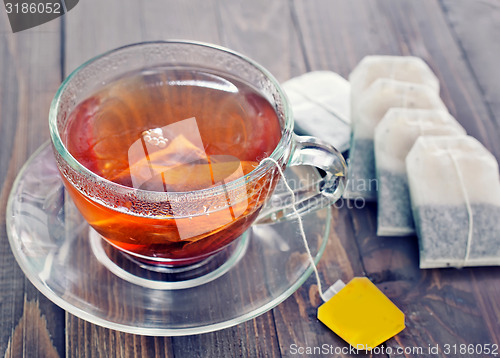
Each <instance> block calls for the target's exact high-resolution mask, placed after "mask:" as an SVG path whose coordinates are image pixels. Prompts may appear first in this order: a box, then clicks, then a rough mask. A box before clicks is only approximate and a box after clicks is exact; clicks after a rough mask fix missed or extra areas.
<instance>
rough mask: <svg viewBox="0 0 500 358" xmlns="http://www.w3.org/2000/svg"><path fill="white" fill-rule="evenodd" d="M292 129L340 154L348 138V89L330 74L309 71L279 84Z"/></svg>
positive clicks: (336, 76) (349, 121) (346, 84)
mask: <svg viewBox="0 0 500 358" xmlns="http://www.w3.org/2000/svg"><path fill="white" fill-rule="evenodd" d="M283 89H284V90H285V92H286V94H287V96H288V99H289V100H290V104H291V106H292V111H293V116H294V119H295V126H296V128H297V129H298V130H299V131H300V132H302V133H305V134H309V135H313V136H315V137H318V138H320V139H323V140H324V141H326V142H327V143H330V144H331V145H333V146H334V147H335V148H337V149H338V150H339V151H340V152H344V151H346V150H347V149H349V140H350V138H351V115H350V105H349V99H350V93H351V86H350V84H349V82H348V81H347V80H346V79H345V78H343V77H342V76H340V75H338V74H336V73H335V72H331V71H313V72H308V73H305V74H303V75H301V76H298V77H295V78H292V79H290V80H288V81H286V82H285V83H283Z"/></svg>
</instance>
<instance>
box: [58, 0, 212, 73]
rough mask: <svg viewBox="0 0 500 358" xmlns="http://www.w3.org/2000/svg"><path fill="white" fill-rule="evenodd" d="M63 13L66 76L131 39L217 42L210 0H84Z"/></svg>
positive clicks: (133, 41)
mask: <svg viewBox="0 0 500 358" xmlns="http://www.w3.org/2000/svg"><path fill="white" fill-rule="evenodd" d="M65 16H66V25H67V26H66V50H65V58H66V60H65V63H66V67H65V72H66V75H68V74H69V73H70V72H71V71H73V70H74V69H75V68H76V67H78V66H79V65H81V64H82V63H83V62H85V61H86V60H88V59H90V58H92V57H94V56H96V55H99V54H101V53H103V52H105V51H108V50H111V49H113V48H116V47H119V46H124V45H128V44H131V43H135V42H141V41H156V40H168V39H186V40H195V41H204V42H211V43H216V44H220V41H219V34H218V28H217V25H216V22H217V15H216V13H215V6H214V3H213V1H196V0H188V1H175V0H168V1H161V0H151V1H134V0H126V1H117V0H114V1H98V0H88V1H86V2H85V3H83V2H82V4H79V5H78V6H77V7H75V9H73V10H71V12H69V13H68V14H67V15H65ZM89 19H91V21H89Z"/></svg>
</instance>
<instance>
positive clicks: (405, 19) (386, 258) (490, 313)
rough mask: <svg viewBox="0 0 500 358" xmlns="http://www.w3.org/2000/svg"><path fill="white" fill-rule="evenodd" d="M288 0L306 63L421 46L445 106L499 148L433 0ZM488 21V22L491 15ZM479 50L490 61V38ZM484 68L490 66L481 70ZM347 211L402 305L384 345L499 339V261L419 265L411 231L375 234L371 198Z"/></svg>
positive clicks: (381, 283) (364, 249) (373, 264)
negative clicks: (395, 330)
mask: <svg viewBox="0 0 500 358" xmlns="http://www.w3.org/2000/svg"><path fill="white" fill-rule="evenodd" d="M449 3H451V1H450V2H449ZM454 5H455V4H454ZM294 6H295V9H296V13H297V14H298V15H297V16H298V19H299V24H300V29H301V30H300V32H301V33H302V37H303V40H304V48H305V49H306V56H305V57H306V58H307V60H308V63H309V64H310V68H311V69H313V70H314V69H329V70H334V71H337V72H339V73H341V74H342V75H344V76H347V75H348V74H349V72H350V71H351V70H352V68H353V67H354V66H355V65H356V64H357V62H358V61H359V60H361V58H363V57H364V56H366V55H369V54H395V55H410V54H411V55H416V56H420V57H422V58H423V59H424V60H426V61H427V62H428V63H429V65H430V66H431V67H432V69H433V70H434V71H435V72H436V74H437V76H438V77H439V79H440V82H441V86H442V90H441V96H442V98H443V100H444V101H445V103H446V104H447V106H448V108H449V110H450V112H451V113H452V114H453V115H454V116H455V117H456V118H457V119H458V120H459V121H460V123H461V124H462V125H463V126H464V127H465V128H466V130H467V131H468V132H469V134H471V135H473V136H475V137H476V138H478V139H479V140H480V141H481V142H482V143H483V144H484V145H485V146H486V147H487V148H488V149H490V150H491V151H492V152H493V153H494V154H495V155H496V156H497V158H499V155H500V146H499V142H498V137H499V135H500V132H499V131H498V126H497V124H496V122H495V118H494V117H493V115H492V113H491V111H490V110H489V109H488V102H486V103H485V100H484V97H483V96H482V91H481V88H480V87H479V86H478V82H477V81H476V79H475V77H474V74H473V73H471V71H470V67H469V66H468V64H467V62H466V61H465V60H464V57H463V53H462V51H461V48H460V46H459V44H458V43H457V41H456V39H455V37H454V35H453V33H452V31H451V30H450V28H449V26H448V23H447V21H446V18H445V16H444V14H443V11H442V9H441V6H440V4H439V3H438V1H435V0H423V1H418V2H414V1H373V2H366V1H356V0H354V1H347V0H346V1H343V0H338V1H316V2H308V3H307V4H306V3H305V2H302V1H295V2H294ZM456 6H457V7H458V8H460V5H458V4H456ZM461 11H466V10H461ZM465 13H467V12H464V14H465ZM467 16H468V15H467ZM495 16H496V15H492V17H493V18H495ZM465 18H466V16H465V15H464V21H465ZM469 19H470V18H469ZM469 25H470V24H469ZM463 26H466V25H465V22H464V23H463ZM485 26H487V27H486V28H485V29H484V31H490V29H492V27H493V26H494V25H493V22H491V23H490V24H489V26H488V25H487V24H486V25H485ZM464 29H465V27H464ZM464 31H465V30H464ZM492 32H493V33H494V31H492ZM473 38H474V39H475V37H471V38H470V39H471V41H473V40H472V39H473ZM475 51H476V56H478V57H481V58H486V59H489V61H495V52H493V53H491V52H489V51H490V49H489V46H488V45H486V43H485V44H484V46H480V45H477V47H476V48H475ZM490 73H496V72H494V71H493V70H492V71H488V70H485V72H484V74H485V75H486V74H490ZM495 76H497V75H493V78H495ZM492 81H493V82H494V80H493V79H492ZM350 216H351V218H352V224H353V230H354V235H353V236H354V238H355V241H356V243H357V246H358V247H359V252H360V255H361V257H362V265H363V268H364V271H365V272H366V275H367V276H368V277H369V278H371V279H372V281H374V282H375V283H376V284H377V285H378V287H379V288H380V289H381V290H382V291H384V292H385V293H386V294H387V295H388V296H389V297H390V298H391V299H392V300H393V301H394V302H395V303H396V304H397V305H398V306H399V307H400V308H401V309H402V310H403V311H404V312H405V313H406V323H407V328H406V330H404V331H403V332H402V333H401V334H399V335H398V336H397V337H396V338H394V339H391V340H389V341H388V342H387V345H389V346H391V347H396V346H403V347H409V346H425V347H426V346H427V345H428V344H429V342H434V343H435V342H439V343H441V344H443V343H450V344H454V343H457V344H458V343H478V342H482V341H483V342H485V341H488V342H491V343H497V341H498V324H497V325H494V323H493V322H498V319H499V316H498V312H499V310H498V303H497V302H499V301H500V297H499V293H498V289H496V288H494V287H496V286H498V279H496V280H497V281H496V284H495V285H494V284H493V282H494V280H495V279H494V277H495V276H497V277H498V273H499V272H500V271H499V268H479V269H475V268H469V269H464V270H455V269H449V270H419V269H418V246H417V242H416V238H414V237H412V238H381V237H376V235H375V232H376V205H373V204H370V205H366V206H365V207H364V208H363V209H360V210H356V209H355V210H351V212H350ZM488 285H490V286H488ZM467 322H468V323H467ZM483 322H486V323H487V324H484V323H483ZM334 341H335V340H334Z"/></svg>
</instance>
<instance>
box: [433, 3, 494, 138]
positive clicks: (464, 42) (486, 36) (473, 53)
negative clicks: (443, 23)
mask: <svg viewBox="0 0 500 358" xmlns="http://www.w3.org/2000/svg"><path fill="white" fill-rule="evenodd" d="M440 2H441V5H442V7H443V10H444V14H445V17H446V19H447V21H448V23H449V24H450V26H451V29H452V33H453V34H454V37H455V38H456V42H457V44H458V45H459V47H460V49H461V50H462V51H463V55H464V58H465V61H466V63H467V65H468V66H469V67H470V69H471V71H472V73H473V74H474V77H475V79H476V81H477V83H478V87H479V89H480V91H481V94H482V95H483V99H484V101H485V102H486V104H487V106H488V108H489V110H490V114H491V115H492V117H493V118H494V119H495V121H496V124H497V127H496V128H497V130H499V131H500V129H499V128H500V99H499V98H498V93H500V72H499V71H498V57H499V56H500V43H499V42H498V38H499V37H500V3H499V2H498V1H495V0H479V1H466V0H455V1H450V0H440ZM471 19H477V20H479V21H474V25H472V24H471Z"/></svg>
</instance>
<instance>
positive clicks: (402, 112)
mask: <svg viewBox="0 0 500 358" xmlns="http://www.w3.org/2000/svg"><path fill="white" fill-rule="evenodd" d="M423 135H425V136H429V135H441V136H444V135H452V136H457V135H465V129H463V127H462V126H461V125H460V124H459V123H458V122H457V121H456V120H455V118H453V117H452V116H451V115H450V114H449V113H448V112H446V111H442V110H433V109H408V108H391V109H389V111H387V113H386V114H385V116H384V117H383V118H382V120H381V121H380V123H379V124H378V126H377V128H376V129H375V137H374V144H375V163H376V173H377V183H378V192H377V194H378V195H377V197H378V217H377V235H379V236H405V235H413V234H414V233H415V228H414V225H413V215H412V212H411V205H410V194H409V192H408V179H407V174H406V164H405V159H406V156H407V154H408V152H409V151H410V149H411V148H412V147H413V144H414V143H415V141H416V140H417V138H418V137H420V136H423Z"/></svg>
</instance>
